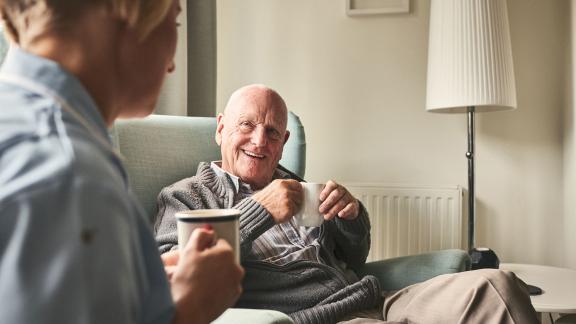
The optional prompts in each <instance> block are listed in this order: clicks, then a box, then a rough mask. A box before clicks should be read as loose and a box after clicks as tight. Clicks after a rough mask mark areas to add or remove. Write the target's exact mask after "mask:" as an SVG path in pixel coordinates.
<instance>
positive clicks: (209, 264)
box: [162, 229, 244, 323]
mask: <svg viewBox="0 0 576 324" xmlns="http://www.w3.org/2000/svg"><path fill="white" fill-rule="evenodd" d="M162 260H163V261H164V265H165V267H166V269H167V273H168V277H169V278H170V284H171V288H172V298H173V299H174V303H175V304H176V316H175V318H174V320H173V323H189V322H191V321H192V320H194V321H195V322H194V323H209V322H211V321H212V320H214V319H215V318H216V317H218V316H219V315H220V314H222V312H224V311H225V310H226V309H227V308H228V307H231V306H233V305H234V303H235V302H236V300H237V299H238V297H239V296H240V294H241V292H242V286H241V280H242V277H243V276H244V269H242V267H241V266H240V265H239V264H238V263H236V261H235V258H234V252H233V251H232V248H231V247H230V245H229V244H228V243H227V242H226V241H224V240H222V239H220V240H217V241H215V235H214V232H213V231H210V230H205V229H196V230H195V231H194V232H192V235H191V237H190V240H189V241H188V243H187V244H186V246H185V247H184V248H183V249H182V250H180V251H179V253H178V251H174V252H168V253H165V254H164V255H163V257H162Z"/></svg>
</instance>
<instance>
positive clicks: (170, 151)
mask: <svg viewBox="0 0 576 324" xmlns="http://www.w3.org/2000/svg"><path fill="white" fill-rule="evenodd" d="M288 130H289V131H290V138H289V139H288V142H287V143H286V144H285V145H284V153H283V155H282V160H281V161H280V164H281V165H283V166H284V167H286V168H287V169H289V170H290V171H292V172H294V173H296V174H297V175H298V176H300V177H302V178H303V177H304V169H305V166H306V140H305V134H304V127H303V126H302V123H301V122H300V119H299V118H298V116H296V115H295V114H293V113H292V112H290V113H289V116H288ZM215 132H216V118H214V117H186V116H163V115H151V116H148V117H146V118H144V119H129V120H120V121H117V122H116V123H115V124H114V127H113V128H112V129H111V136H112V140H113V142H114V145H115V147H116V148H117V149H118V150H119V152H120V154H121V155H122V157H123V162H124V166H125V167H126V171H127V173H128V178H129V181H130V184H131V186H132V190H133V191H134V193H135V194H136V196H137V197H138V199H139V200H140V202H141V203H142V206H143V207H144V209H145V211H146V213H147V215H149V217H150V220H152V219H153V218H154V217H155V216H156V197H157V196H158V193H159V192H160V190H161V189H162V188H164V187H166V186H168V185H170V184H172V183H174V182H176V181H178V180H180V179H183V178H187V177H191V176H193V175H195V174H196V169H197V167H198V164H199V163H200V162H203V161H206V162H209V161H215V160H220V158H221V157H220V147H219V146H218V145H217V144H216V141H215V139H214V135H215Z"/></svg>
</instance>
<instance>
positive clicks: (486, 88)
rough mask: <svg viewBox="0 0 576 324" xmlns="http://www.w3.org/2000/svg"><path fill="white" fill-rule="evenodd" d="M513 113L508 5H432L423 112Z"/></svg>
mask: <svg viewBox="0 0 576 324" xmlns="http://www.w3.org/2000/svg"><path fill="white" fill-rule="evenodd" d="M469 106H474V107H475V111H477V112H482V111H494V110H507V109H514V108H516V85H515V80H514V67H513V62H512V49H511V45H510V31H509V26H508V12H507V8H506V0H432V2H431V8H430V39H429V48H428V81H427V94H426V110H428V111H431V112H448V113H450V112H466V111H467V107H469Z"/></svg>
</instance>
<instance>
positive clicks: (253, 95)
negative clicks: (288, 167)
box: [216, 88, 289, 189]
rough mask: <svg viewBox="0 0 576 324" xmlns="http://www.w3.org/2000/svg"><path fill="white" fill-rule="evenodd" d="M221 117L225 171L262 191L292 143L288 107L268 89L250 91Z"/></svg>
mask: <svg viewBox="0 0 576 324" xmlns="http://www.w3.org/2000/svg"><path fill="white" fill-rule="evenodd" d="M247 91H248V92H249V95H247V96H241V97H239V98H236V100H234V101H231V103H229V104H228V106H227V108H226V111H225V115H222V114H220V115H219V116H218V127H217V131H216V141H217V142H218V145H220V150H221V153H222V169H224V170H225V171H227V172H229V173H231V174H233V175H235V176H237V177H239V178H240V179H242V181H243V182H245V183H248V184H250V186H251V187H252V189H261V188H263V187H265V186H266V185H268V183H270V181H271V180H272V176H273V174H274V170H275V169H276V166H277V165H278V161H280V158H281V157H282V148H283V146H284V143H285V142H286V141H287V140H288V135H289V132H288V131H286V119H287V115H286V108H285V107H284V104H283V103H280V100H275V98H274V97H273V96H272V97H271V96H270V94H269V92H267V91H266V90H264V89H261V88H258V89H251V90H247Z"/></svg>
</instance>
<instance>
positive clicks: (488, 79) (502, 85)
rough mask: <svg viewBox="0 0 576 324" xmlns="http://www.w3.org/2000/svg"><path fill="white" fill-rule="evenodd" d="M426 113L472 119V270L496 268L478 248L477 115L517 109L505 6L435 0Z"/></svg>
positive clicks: (495, 1)
mask: <svg viewBox="0 0 576 324" xmlns="http://www.w3.org/2000/svg"><path fill="white" fill-rule="evenodd" d="M429 36H430V38H429V44H428V46H429V48H428V80H427V93H426V110H427V111H429V112H440V113H466V114H467V119H468V151H467V152H466V158H467V160H468V249H469V251H470V252H469V253H470V256H471V258H472V268H473V269H479V268H498V265H499V260H498V258H497V256H496V254H495V253H494V252H493V251H492V250H490V249H486V248H478V247H477V246H476V241H475V238H476V232H475V225H476V201H475V188H474V183H475V175H474V153H475V150H474V146H475V144H474V141H475V139H474V133H475V129H474V126H475V125H474V123H475V121H474V115H475V113H476V112H490V111H499V110H508V109H515V108H516V86H515V80H514V69H513V62H512V49H511V45H510V32H509V26H508V13H507V8H506V0H432V1H431V7H430V35H429Z"/></svg>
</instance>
